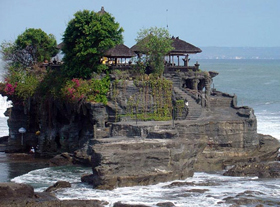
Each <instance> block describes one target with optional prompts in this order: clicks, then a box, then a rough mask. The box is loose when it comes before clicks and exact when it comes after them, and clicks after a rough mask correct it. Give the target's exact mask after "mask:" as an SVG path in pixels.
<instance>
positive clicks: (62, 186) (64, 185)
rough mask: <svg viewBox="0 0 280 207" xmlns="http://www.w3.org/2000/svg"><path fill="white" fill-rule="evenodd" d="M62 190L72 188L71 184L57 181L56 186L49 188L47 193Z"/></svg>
mask: <svg viewBox="0 0 280 207" xmlns="http://www.w3.org/2000/svg"><path fill="white" fill-rule="evenodd" d="M60 188H71V184H70V183H69V182H67V181H57V182H56V183H55V184H54V185H52V186H50V187H48V188H47V189H46V190H45V192H52V191H56V190H58V189H60Z"/></svg>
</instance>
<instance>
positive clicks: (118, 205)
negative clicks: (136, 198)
mask: <svg viewBox="0 0 280 207" xmlns="http://www.w3.org/2000/svg"><path fill="white" fill-rule="evenodd" d="M113 207H150V206H146V205H141V204H135V205H134V204H123V203H121V202H117V203H114V206H113Z"/></svg>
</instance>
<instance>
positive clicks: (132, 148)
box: [8, 72, 279, 189]
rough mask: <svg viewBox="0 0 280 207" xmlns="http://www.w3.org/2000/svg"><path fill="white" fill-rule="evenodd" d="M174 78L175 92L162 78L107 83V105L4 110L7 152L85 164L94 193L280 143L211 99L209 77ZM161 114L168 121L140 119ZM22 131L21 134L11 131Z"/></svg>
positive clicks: (248, 157)
mask: <svg viewBox="0 0 280 207" xmlns="http://www.w3.org/2000/svg"><path fill="white" fill-rule="evenodd" d="M176 74H177V73H174V74H170V76H169V80H172V81H173V83H175V85H176V87H174V86H172V82H171V81H166V82H165V81H164V79H157V80H154V81H152V82H149V80H148V79H149V77H148V76H145V77H146V78H147V81H146V82H145V80H141V81H140V80H138V81H134V82H133V81H131V80H118V81H115V82H112V83H111V90H110V92H109V94H108V99H109V101H108V103H107V105H104V104H100V103H85V104H81V105H79V104H76V105H73V104H70V103H62V102H60V100H48V101H46V102H44V103H40V104H38V103H36V100H29V102H28V104H27V105H26V106H24V107H23V106H20V105H16V106H14V108H13V109H12V110H9V128H10V138H9V141H8V144H9V145H10V146H8V147H11V146H13V147H15V150H16V149H19V150H26V149H27V148H28V147H30V146H31V145H32V146H33V145H38V148H37V154H39V155H40V156H52V157H54V156H56V155H57V154H60V155H58V156H56V157H55V159H52V160H51V161H50V162H51V164H52V165H53V166H57V165H68V164H72V163H82V164H91V166H92V169H93V174H92V175H87V176H84V177H83V179H82V180H83V181H85V182H89V183H91V184H92V185H93V186H94V187H95V188H99V189H113V188H115V187H121V186H134V185H149V184H155V183H158V182H165V181H170V180H174V179H185V178H187V177H190V176H192V175H193V173H194V172H195V171H215V170H222V169H225V168H226V167H227V166H231V165H234V164H235V163H238V162H241V161H242V162H247V161H262V160H272V159H273V158H275V157H276V152H277V150H278V148H279V143H278V142H277V140H275V139H274V138H272V137H269V136H263V135H258V134H257V120H256V117H255V115H254V111H253V109H251V108H249V107H237V100H236V96H231V95H229V94H225V93H222V92H218V91H213V92H212V94H210V92H211V91H210V85H211V84H210V83H211V81H212V79H211V78H212V76H211V75H210V76H209V74H208V73H202V72H199V74H196V73H193V72H192V74H189V73H179V75H178V74H177V75H176ZM181 75H183V76H184V77H181ZM197 75H199V78H198V77H197ZM187 76H188V77H187ZM157 89H158V90H157ZM204 89H206V90H205V91H206V92H205V93H204V92H203V90H204ZM26 107H27V108H26ZM27 109H28V110H27ZM172 115H173V116H172ZM174 115H175V116H174ZM162 116H164V118H165V119H159V120H169V121H146V120H157V119H158V118H162ZM17 117H18V118H17ZM30 117H37V119H38V120H39V121H38V120H37V121H35V120H36V119H32V121H30ZM140 117H142V121H141V120H140ZM143 120H145V121H143ZM22 126H23V127H26V129H27V132H26V133H25V134H24V136H21V135H20V134H19V133H18V128H19V127H22ZM22 137H23V139H24V142H23V144H22V145H21V143H20V140H21V138H22ZM10 149H11V148H10ZM64 152H67V153H64ZM61 153H62V154H61Z"/></svg>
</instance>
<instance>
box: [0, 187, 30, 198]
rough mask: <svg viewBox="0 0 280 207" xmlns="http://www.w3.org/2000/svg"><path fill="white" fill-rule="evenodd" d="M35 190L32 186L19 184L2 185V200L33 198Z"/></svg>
mask: <svg viewBox="0 0 280 207" xmlns="http://www.w3.org/2000/svg"><path fill="white" fill-rule="evenodd" d="M33 197H34V189H33V187H31V186H30V185H26V184H18V183H0V200H1V199H4V198H9V199H13V198H33Z"/></svg>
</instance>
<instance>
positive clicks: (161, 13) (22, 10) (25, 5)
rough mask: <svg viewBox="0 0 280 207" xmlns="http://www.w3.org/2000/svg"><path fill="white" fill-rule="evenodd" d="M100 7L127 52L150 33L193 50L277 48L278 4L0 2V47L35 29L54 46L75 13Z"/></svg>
mask: <svg viewBox="0 0 280 207" xmlns="http://www.w3.org/2000/svg"><path fill="white" fill-rule="evenodd" d="M102 6H104V8H105V11H107V12H108V13H110V14H111V15H113V16H114V17H115V20H116V21H117V22H118V23H119V24H120V26H121V27H123V29H124V33H123V35H124V44H125V45H127V46H128V47H131V46H133V45H134V44H135V39H136V37H137V33H138V32H139V31H140V29H143V28H150V27H164V28H168V30H169V33H170V35H171V36H175V37H179V38H180V39H183V40H185V41H187V42H189V43H191V44H194V45H195V46H197V47H206V46H217V47H223V46H226V47H279V46H280V0H174V1H170V0H138V1H134V0H118V1H115V0H48V1H46V0H0V43H2V42H3V41H14V40H15V39H16V38H17V36H18V35H20V34H22V33H23V32H24V31H25V30H26V29H28V28H41V29H42V30H43V31H44V32H46V33H47V34H50V33H51V34H53V35H55V37H56V39H57V42H58V43H60V42H61V39H62V37H63V33H64V31H65V29H66V27H67V24H68V22H69V21H70V20H71V19H73V17H74V16H73V15H74V14H75V13H76V12H77V11H80V10H84V9H87V10H93V11H95V12H98V11H99V10H100V9H101V7H102ZM167 26H168V27H167Z"/></svg>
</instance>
